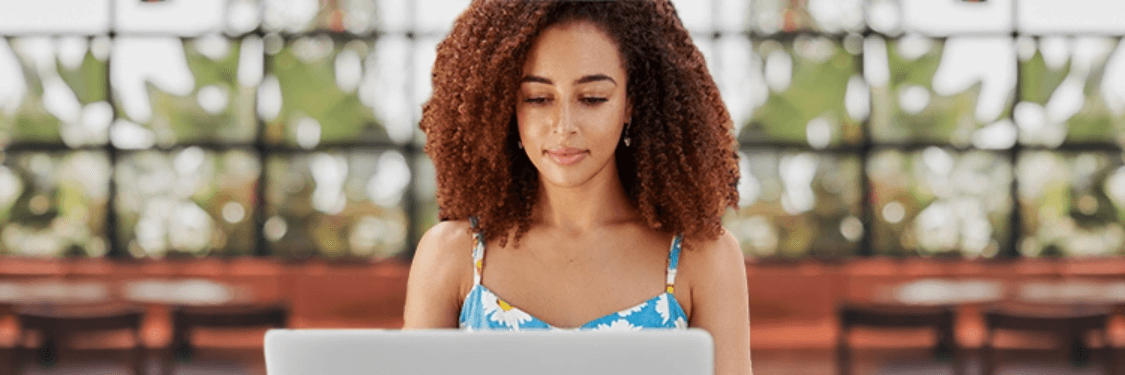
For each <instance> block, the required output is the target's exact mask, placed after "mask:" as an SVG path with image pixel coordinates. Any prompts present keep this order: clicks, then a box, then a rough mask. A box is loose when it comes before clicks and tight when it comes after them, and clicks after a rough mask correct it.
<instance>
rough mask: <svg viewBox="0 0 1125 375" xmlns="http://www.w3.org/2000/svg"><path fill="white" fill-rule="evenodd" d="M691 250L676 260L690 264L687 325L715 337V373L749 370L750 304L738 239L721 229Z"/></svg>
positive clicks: (682, 264)
mask: <svg viewBox="0 0 1125 375" xmlns="http://www.w3.org/2000/svg"><path fill="white" fill-rule="evenodd" d="M695 250H697V251H685V252H684V255H688V254H689V253H691V255H688V256H689V257H690V259H686V260H685V261H683V262H680V264H681V267H685V268H686V267H691V268H693V269H692V272H691V281H690V282H691V301H692V302H691V305H692V307H691V317H690V319H691V321H690V322H689V323H688V325H689V326H690V327H696V328H703V329H705V330H707V331H708V332H710V333H711V337H713V338H714V339H715V374H719V375H728V374H750V373H751V368H750V304H749V301H748V298H749V297H747V293H746V261H745V258H743V255H742V250H741V248H739V246H738V240H736V239H735V238H734V235H732V234H730V232H727V231H725V230H724V231H723V234H722V235H721V236H719V239H718V240H716V241H713V242H710V243H706V244H703V246H700V247H699V248H698V249H695Z"/></svg>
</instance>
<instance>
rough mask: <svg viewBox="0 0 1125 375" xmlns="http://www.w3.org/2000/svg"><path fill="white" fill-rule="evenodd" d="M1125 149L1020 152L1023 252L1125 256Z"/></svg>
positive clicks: (1036, 254) (1023, 253) (1026, 253)
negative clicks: (1124, 157)
mask: <svg viewBox="0 0 1125 375" xmlns="http://www.w3.org/2000/svg"><path fill="white" fill-rule="evenodd" d="M1121 158H1122V157H1121V154H1120V153H1098V152H1082V153H1061V152H1050V151H1034V152H1025V153H1023V154H1022V155H1020V158H1019V164H1018V166H1017V168H1018V169H1017V173H1018V176H1019V199H1020V210H1021V211H1020V212H1021V213H1020V218H1021V219H1022V220H1021V225H1022V226H1023V238H1022V239H1021V242H1020V246H1019V251H1020V254H1022V255H1024V256H1028V257H1040V256H1111V255H1125V226H1123V225H1122V222H1125V166H1123V165H1122V160H1121Z"/></svg>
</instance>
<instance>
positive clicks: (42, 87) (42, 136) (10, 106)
mask: <svg viewBox="0 0 1125 375" xmlns="http://www.w3.org/2000/svg"><path fill="white" fill-rule="evenodd" d="M109 49H110V42H109V39H108V38H104V37H99V38H86V37H65V38H48V37H26V38H11V39H4V38H0V145H3V144H7V143H10V142H31V143H60V142H61V143H65V144H66V145H67V146H71V147H79V146H85V145H102V144H105V143H106V141H107V140H108V134H109V133H108V131H107V129H108V128H109V124H110V122H112V121H113V107H112V106H111V105H110V104H109V103H108V102H107V101H106V85H107V79H106V74H107V67H106V59H107V57H108V56H109Z"/></svg>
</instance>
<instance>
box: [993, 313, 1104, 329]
mask: <svg viewBox="0 0 1125 375" xmlns="http://www.w3.org/2000/svg"><path fill="white" fill-rule="evenodd" d="M1055 310H1056V311H1053V312H1052V311H1020V310H1008V309H1002V308H992V309H989V310H987V311H985V313H984V323H985V327H986V328H988V330H989V331H990V332H991V331H992V330H995V329H1006V330H1016V331H1040V332H1085V331H1091V330H1098V331H1100V330H1105V329H1106V327H1107V326H1108V324H1109V320H1110V317H1111V316H1112V310H1111V309H1109V308H1081V309H1078V308H1058V309H1055Z"/></svg>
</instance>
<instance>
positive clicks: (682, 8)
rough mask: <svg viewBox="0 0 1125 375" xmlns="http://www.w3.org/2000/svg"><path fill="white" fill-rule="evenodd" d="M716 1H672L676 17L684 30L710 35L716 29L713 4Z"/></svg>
mask: <svg viewBox="0 0 1125 375" xmlns="http://www.w3.org/2000/svg"><path fill="white" fill-rule="evenodd" d="M713 1H716V0H672V5H673V6H674V7H676V15H678V16H680V22H682V23H683V25H684V28H685V29H687V30H688V31H690V32H692V33H706V34H710V33H711V32H712V31H713V30H714V29H715V24H714V18H713V17H711V14H712V11H711V10H712V4H711V3H712V2H713Z"/></svg>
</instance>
